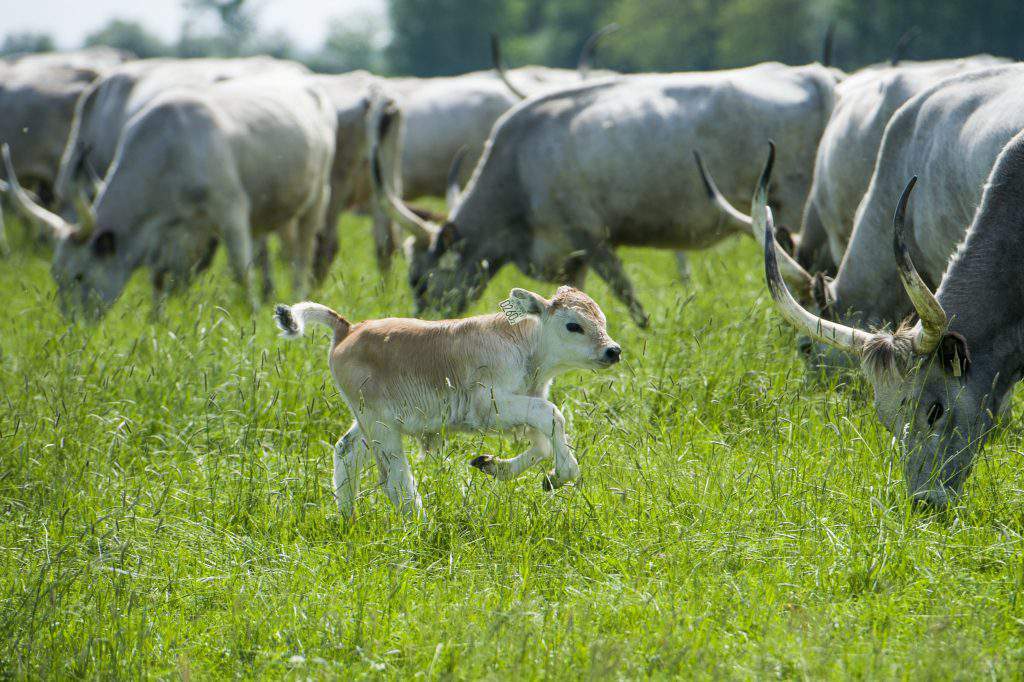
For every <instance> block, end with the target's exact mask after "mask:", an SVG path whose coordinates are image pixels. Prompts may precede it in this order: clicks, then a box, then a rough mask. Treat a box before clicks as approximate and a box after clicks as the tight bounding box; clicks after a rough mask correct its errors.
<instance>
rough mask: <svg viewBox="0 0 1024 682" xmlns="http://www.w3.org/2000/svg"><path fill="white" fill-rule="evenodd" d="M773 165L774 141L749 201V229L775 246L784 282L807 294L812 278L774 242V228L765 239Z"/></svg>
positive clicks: (759, 238) (758, 240) (755, 235)
mask: <svg viewBox="0 0 1024 682" xmlns="http://www.w3.org/2000/svg"><path fill="white" fill-rule="evenodd" d="M774 165H775V143H774V142H769V143H768V159H767V160H766V161H765V164H764V170H762V171H761V178H760V179H759V180H758V181H757V189H756V190H755V191H754V198H753V199H752V200H751V202H750V216H751V229H752V230H753V232H754V238H755V239H757V242H758V243H759V244H760V245H761V248H762V249H763V248H765V244H767V243H771V244H772V245H773V246H774V247H775V253H776V255H777V260H778V261H779V266H780V271H781V272H782V277H783V279H784V280H785V281H786V283H787V284H788V285H789V286H791V287H793V288H794V289H795V290H797V291H798V292H799V293H800V295H801V296H806V295H808V294H809V292H810V289H811V283H812V281H813V280H814V278H813V277H811V275H810V274H808V272H807V271H806V270H804V269H803V267H801V265H800V264H799V263H797V262H796V261H795V260H793V257H792V256H790V255H789V254H788V253H786V251H785V250H784V249H783V248H782V247H781V246H779V245H778V244H777V243H776V242H775V236H774V235H775V229H774V227H773V229H772V241H771V242H766V241H765V234H766V232H765V223H766V222H767V212H768V183H769V181H770V180H771V177H772V167H773V166H774Z"/></svg>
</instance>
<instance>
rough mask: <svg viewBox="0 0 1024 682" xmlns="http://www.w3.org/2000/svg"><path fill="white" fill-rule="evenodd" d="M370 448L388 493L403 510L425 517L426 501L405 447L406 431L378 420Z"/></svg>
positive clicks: (385, 490)
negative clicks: (413, 472) (424, 502)
mask: <svg viewBox="0 0 1024 682" xmlns="http://www.w3.org/2000/svg"><path fill="white" fill-rule="evenodd" d="M373 424H374V431H373V435H372V437H371V439H370V450H371V451H372V452H373V456H374V459H376V461H377V469H378V470H379V471H380V477H381V480H382V481H383V482H384V492H385V493H386V494H387V496H388V499H390V500H391V504H393V505H394V506H395V509H397V510H398V511H399V512H401V513H402V514H403V515H405V516H407V517H409V516H414V517H422V515H423V500H422V499H420V494H419V491H417V490H416V479H415V478H413V475H412V469H411V468H410V467H409V459H408V458H407V457H406V456H405V452H404V451H403V450H402V434H401V433H400V432H399V431H398V430H397V429H395V428H393V427H392V426H390V425H387V424H383V423H381V422H379V421H376V420H374V421H373Z"/></svg>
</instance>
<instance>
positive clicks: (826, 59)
mask: <svg viewBox="0 0 1024 682" xmlns="http://www.w3.org/2000/svg"><path fill="white" fill-rule="evenodd" d="M835 42H836V22H834V21H833V22H832V23H830V24H829V25H828V28H827V29H825V40H824V42H823V43H822V45H821V65H822V66H832V48H833V46H834V45H835Z"/></svg>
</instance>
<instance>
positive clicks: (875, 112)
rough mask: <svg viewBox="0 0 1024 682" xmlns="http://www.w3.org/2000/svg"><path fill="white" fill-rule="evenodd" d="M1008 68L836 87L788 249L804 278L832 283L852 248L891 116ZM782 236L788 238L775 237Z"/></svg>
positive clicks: (857, 79) (913, 69)
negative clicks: (946, 88) (927, 95)
mask: <svg viewBox="0 0 1024 682" xmlns="http://www.w3.org/2000/svg"><path fill="white" fill-rule="evenodd" d="M897 51H898V50H897ZM1008 63H1010V60H1008V59H1002V58H998V57H992V56H989V55H976V56H973V57H966V58H963V59H949V60H937V61H929V62H903V63H901V64H900V65H899V66H890V65H889V64H888V63H886V64H884V65H880V66H877V67H869V68H867V69H864V70H861V71H858V72H856V73H854V74H851V75H850V76H849V77H847V78H846V79H845V80H843V81H842V82H841V83H839V84H838V85H837V86H836V90H835V94H836V105H835V109H833V111H832V116H831V118H830V119H829V122H828V125H827V126H826V127H825V132H824V133H823V134H822V136H821V142H820V143H819V144H818V152H817V156H816V159H815V164H814V181H813V182H812V184H811V191H810V194H809V196H808V197H807V204H806V205H805V206H804V213H803V220H802V221H801V228H800V235H799V242H798V243H797V245H796V246H795V247H794V249H793V250H794V255H795V258H796V261H797V263H799V264H800V265H801V266H802V267H803V268H805V269H806V270H808V271H810V272H823V273H825V274H827V275H829V276H834V275H835V272H836V269H837V268H838V267H839V263H840V262H841V261H842V258H843V254H844V253H845V252H846V246H847V244H848V243H849V241H850V232H851V228H852V227H853V223H854V217H855V215H856V211H857V206H858V205H859V204H860V202H861V199H862V198H863V197H864V193H865V192H866V191H867V188H868V183H869V182H870V180H871V175H872V173H873V171H874V169H875V160H876V157H877V156H878V149H879V147H880V146H881V143H882V134H883V133H884V132H885V126H886V125H887V124H888V123H889V120H890V118H891V117H892V116H893V114H894V113H896V110H897V109H899V108H900V107H901V106H902V105H903V104H904V103H905V102H906V101H907V100H909V99H910V98H911V97H913V96H914V95H916V94H917V93H920V92H922V91H924V90H925V89H926V88H929V87H931V86H933V85H935V84H936V83H938V82H939V81H941V80H943V79H944V78H948V77H950V76H955V75H958V74H961V73H965V72H968V71H975V70H979V69H983V68H987V67H991V66H996V65H999V64H1008ZM698 163H700V161H698ZM702 172H703V170H702ZM705 182H706V183H707V186H708V187H709V188H710V189H709V192H710V196H711V199H712V201H714V202H715V203H716V204H717V205H719V207H720V208H722V210H723V213H724V214H725V215H727V216H730V217H732V218H734V219H737V220H739V221H740V222H742V223H745V224H748V225H749V224H750V218H749V217H748V216H745V215H743V214H742V213H740V212H739V211H737V210H736V209H733V208H731V207H729V206H726V205H725V203H727V202H725V201H724V199H723V198H722V197H721V196H720V195H717V194H716V192H715V190H714V182H713V180H711V179H710V178H707V179H706V180H705ZM780 236H782V237H786V235H785V234H784V233H782V231H781V230H780Z"/></svg>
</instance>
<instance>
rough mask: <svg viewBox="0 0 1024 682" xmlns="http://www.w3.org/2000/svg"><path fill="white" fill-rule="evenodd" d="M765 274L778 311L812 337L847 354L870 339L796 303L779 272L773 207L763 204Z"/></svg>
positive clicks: (853, 351)
mask: <svg viewBox="0 0 1024 682" xmlns="http://www.w3.org/2000/svg"><path fill="white" fill-rule="evenodd" d="M764 216H765V218H764V225H763V227H764V237H763V242H764V244H765V247H764V275H765V279H766V280H767V282H768V291H769V292H770V293H771V295H772V299H773V300H774V301H775V304H776V306H777V307H778V309H779V312H781V313H782V316H783V317H785V318H786V320H787V321H788V322H789V323H790V324H791V325H793V326H794V327H796V328H797V329H799V330H801V331H803V332H804V333H806V334H807V335H809V336H810V337H811V338H814V339H816V340H818V341H820V342H822V343H825V344H828V345H830V346H833V347H835V348H838V349H839V350H843V351H847V352H849V353H855V354H858V355H859V354H860V352H861V351H862V350H863V348H864V346H865V345H866V344H867V342H868V341H869V340H870V339H871V335H870V334H868V333H867V332H863V331H861V330H859V329H854V328H853V327H847V326H846V325H842V324H837V323H835V322H830V321H829V320H824V319H822V318H820V317H818V316H817V315H814V314H812V313H810V312H808V311H806V310H804V308H803V307H802V306H801V305H800V304H799V303H797V302H796V299H795V298H793V294H791V293H789V288H788V287H787V286H786V282H785V280H784V279H783V277H782V273H781V272H780V271H779V262H778V259H777V258H776V254H777V253H778V250H777V249H774V248H772V245H774V244H775V223H774V221H773V220H772V210H771V209H770V208H767V207H765V212H764Z"/></svg>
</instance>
